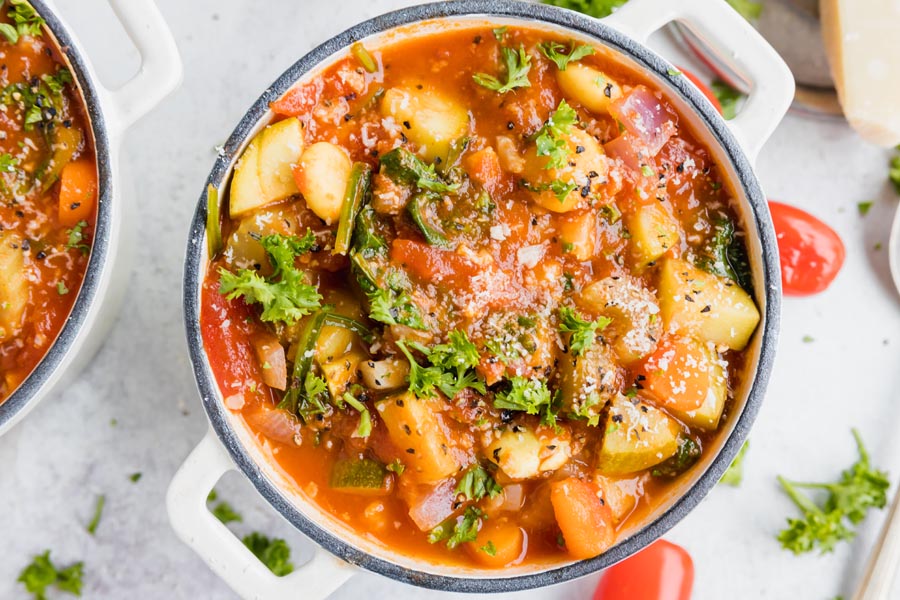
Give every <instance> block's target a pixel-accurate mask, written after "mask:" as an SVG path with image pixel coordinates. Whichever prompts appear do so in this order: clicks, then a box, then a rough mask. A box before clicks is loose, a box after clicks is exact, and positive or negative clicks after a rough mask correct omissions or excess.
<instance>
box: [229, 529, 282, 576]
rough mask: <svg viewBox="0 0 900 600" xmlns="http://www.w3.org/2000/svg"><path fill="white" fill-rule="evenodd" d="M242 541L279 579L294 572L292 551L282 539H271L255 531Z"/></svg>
mask: <svg viewBox="0 0 900 600" xmlns="http://www.w3.org/2000/svg"><path fill="white" fill-rule="evenodd" d="M242 541H243V542H244V545H245V546H247V548H249V549H250V552H252V553H253V554H254V555H255V556H256V558H258V559H259V560H260V561H261V562H262V563H263V564H264V565H266V566H267V567H269V570H270V571H272V573H274V574H275V575H277V576H278V577H283V576H285V575H287V574H289V573H292V572H293V571H294V564H293V563H292V562H291V549H290V548H289V547H288V545H287V542H285V541H284V540H282V539H280V538H272V539H269V538H268V537H266V536H264V535H263V534H261V533H258V532H256V531H254V532H253V533H251V534H249V535H245V536H244V539H243V540H242Z"/></svg>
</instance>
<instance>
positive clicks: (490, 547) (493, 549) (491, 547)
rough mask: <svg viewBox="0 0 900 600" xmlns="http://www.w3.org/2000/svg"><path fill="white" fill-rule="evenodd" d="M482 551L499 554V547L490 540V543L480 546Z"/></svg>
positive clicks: (493, 554)
mask: <svg viewBox="0 0 900 600" xmlns="http://www.w3.org/2000/svg"><path fill="white" fill-rule="evenodd" d="M479 550H481V551H482V552H484V553H485V554H487V555H488V556H497V547H496V546H494V542H493V541H491V540H488V543H487V544H485V545H484V546H481V547H480V548H479Z"/></svg>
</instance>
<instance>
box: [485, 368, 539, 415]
mask: <svg viewBox="0 0 900 600" xmlns="http://www.w3.org/2000/svg"><path fill="white" fill-rule="evenodd" d="M509 383H510V387H509V389H507V390H504V391H501V392H498V393H497V394H496V395H495V396H494V407H495V408H500V409H507V410H521V411H525V412H526V413H527V414H529V415H536V414H538V413H539V412H541V409H546V408H547V407H550V406H551V394H550V390H549V388H547V384H546V382H544V381H543V380H541V379H528V378H525V377H518V376H516V377H513V378H512V379H510V380H509Z"/></svg>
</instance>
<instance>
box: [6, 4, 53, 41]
mask: <svg viewBox="0 0 900 600" xmlns="http://www.w3.org/2000/svg"><path fill="white" fill-rule="evenodd" d="M9 4H10V10H9V12H8V13H6V15H7V16H8V17H9V18H10V19H12V21H13V23H15V25H16V32H17V33H18V34H19V35H32V36H39V35H41V27H42V26H43V25H44V19H42V18H41V16H40V15H39V14H37V12H36V11H35V10H34V8H32V7H31V5H30V4H28V2H26V1H25V0H9ZM10 42H11V43H13V44H14V43H15V41H14V40H10Z"/></svg>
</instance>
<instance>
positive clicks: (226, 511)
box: [210, 502, 244, 523]
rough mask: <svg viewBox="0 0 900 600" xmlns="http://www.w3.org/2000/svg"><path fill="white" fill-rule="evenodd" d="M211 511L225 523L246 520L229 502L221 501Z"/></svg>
mask: <svg viewBox="0 0 900 600" xmlns="http://www.w3.org/2000/svg"><path fill="white" fill-rule="evenodd" d="M210 512H212V514H213V516H214V517H215V518H217V519H218V520H220V521H221V522H223V523H234V522H238V523H239V522H241V521H243V520H244V518H243V517H242V516H241V515H240V513H238V512H237V511H235V510H234V509H233V508H232V507H231V505H230V504H228V503H227V502H219V503H218V504H216V505H215V506H214V507H213V509H212V510H211V511H210Z"/></svg>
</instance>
